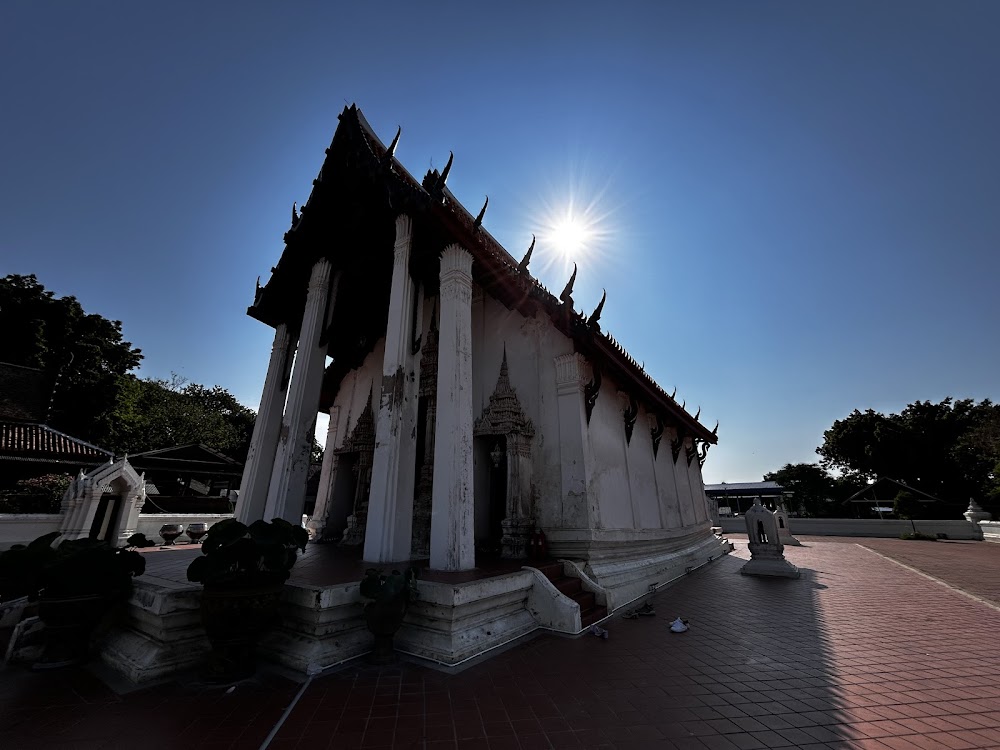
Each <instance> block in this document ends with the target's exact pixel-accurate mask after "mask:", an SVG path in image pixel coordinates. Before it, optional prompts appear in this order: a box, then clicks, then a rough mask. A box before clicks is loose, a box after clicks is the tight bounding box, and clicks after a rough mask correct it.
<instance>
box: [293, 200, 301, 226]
mask: <svg viewBox="0 0 1000 750" xmlns="http://www.w3.org/2000/svg"><path fill="white" fill-rule="evenodd" d="M296 207H297V204H296V202H295V201H292V229H293V230H294V229H296V228H297V227H298V226H299V220H300V218H301V217H300V216H299V212H298V211H296V210H295V209H296Z"/></svg>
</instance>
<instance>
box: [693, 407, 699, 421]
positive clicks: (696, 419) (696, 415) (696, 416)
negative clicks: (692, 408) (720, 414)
mask: <svg viewBox="0 0 1000 750" xmlns="http://www.w3.org/2000/svg"><path fill="white" fill-rule="evenodd" d="M700 416H701V407H700V406H699V407H698V411H697V412H696V413H695V415H694V421H695V422H697V421H698V417H700Z"/></svg>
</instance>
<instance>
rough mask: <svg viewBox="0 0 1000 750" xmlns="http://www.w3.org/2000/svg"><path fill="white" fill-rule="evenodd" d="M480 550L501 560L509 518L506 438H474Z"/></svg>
mask: <svg viewBox="0 0 1000 750" xmlns="http://www.w3.org/2000/svg"><path fill="white" fill-rule="evenodd" d="M473 449H474V453H475V461H474V473H475V476H474V484H475V493H476V518H475V526H476V550H477V551H478V552H482V553H484V554H486V555H488V556H489V557H500V555H501V552H502V549H503V546H502V540H503V520H504V518H506V517H507V441H506V439H505V438H504V437H503V436H502V435H484V436H482V437H477V438H475V439H474V445H473Z"/></svg>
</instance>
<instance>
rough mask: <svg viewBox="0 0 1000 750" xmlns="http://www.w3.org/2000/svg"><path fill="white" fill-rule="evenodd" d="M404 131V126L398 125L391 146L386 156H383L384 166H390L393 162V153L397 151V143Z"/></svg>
mask: <svg viewBox="0 0 1000 750" xmlns="http://www.w3.org/2000/svg"><path fill="white" fill-rule="evenodd" d="M402 132H403V126H402V125H399V126H397V127H396V137H395V138H393V139H392V143H390V144H389V148H387V149H386V151H385V156H383V157H382V166H388V165H389V164H391V163H392V158H393V154H395V153H396V144H397V143H399V136H400V134H401V133H402Z"/></svg>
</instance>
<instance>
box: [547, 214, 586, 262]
mask: <svg viewBox="0 0 1000 750" xmlns="http://www.w3.org/2000/svg"><path fill="white" fill-rule="evenodd" d="M593 236H594V232H593V230H592V229H591V228H590V227H589V226H587V224H586V222H585V221H583V220H582V219H581V218H580V217H577V216H574V215H573V214H570V213H567V214H566V216H564V217H562V218H560V219H558V220H556V221H555V222H554V223H553V225H552V227H551V228H550V229H549V231H548V233H547V237H546V239H547V240H548V242H549V243H551V244H552V247H553V248H554V249H555V251H556V252H557V253H559V254H560V255H561V256H563V258H573V257H576V256H579V255H581V254H583V253H584V251H586V249H587V244H588V242H589V241H590V240H591V239H593Z"/></svg>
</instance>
